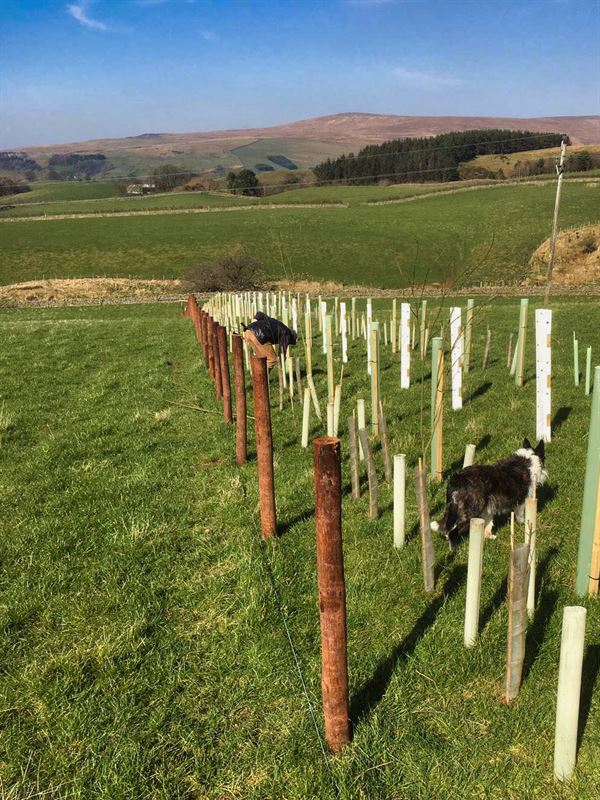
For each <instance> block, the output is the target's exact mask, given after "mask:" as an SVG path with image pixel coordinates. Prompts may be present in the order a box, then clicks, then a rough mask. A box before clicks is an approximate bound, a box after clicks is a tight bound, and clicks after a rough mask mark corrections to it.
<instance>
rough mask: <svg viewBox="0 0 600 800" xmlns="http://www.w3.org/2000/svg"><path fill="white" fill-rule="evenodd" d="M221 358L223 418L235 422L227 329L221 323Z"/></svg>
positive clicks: (219, 330)
mask: <svg viewBox="0 0 600 800" xmlns="http://www.w3.org/2000/svg"><path fill="white" fill-rule="evenodd" d="M218 332H219V358H220V359H221V390H222V392H223V418H224V419H225V422H233V413H232V410H231V377H230V375H229V358H228V356H227V329H226V328H224V327H223V325H219V328H218Z"/></svg>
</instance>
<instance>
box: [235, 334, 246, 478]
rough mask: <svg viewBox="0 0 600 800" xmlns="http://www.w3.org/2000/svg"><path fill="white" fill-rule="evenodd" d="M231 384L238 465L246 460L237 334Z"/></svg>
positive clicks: (240, 352) (243, 390)
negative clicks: (233, 394) (233, 387)
mask: <svg viewBox="0 0 600 800" xmlns="http://www.w3.org/2000/svg"><path fill="white" fill-rule="evenodd" d="M233 382H234V385H235V460H236V461H237V463H238V464H245V463H246V461H247V460H248V433H247V420H246V413H247V412H246V376H245V375H244V348H243V342H242V337H241V336H239V335H238V334H237V333H236V334H234V336H233Z"/></svg>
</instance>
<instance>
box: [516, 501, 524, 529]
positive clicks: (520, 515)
mask: <svg viewBox="0 0 600 800" xmlns="http://www.w3.org/2000/svg"><path fill="white" fill-rule="evenodd" d="M515 519H516V520H517V522H518V523H519V524H522V523H523V522H525V503H521V505H519V506H517V508H516V511H515Z"/></svg>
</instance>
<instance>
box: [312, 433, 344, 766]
mask: <svg viewBox="0 0 600 800" xmlns="http://www.w3.org/2000/svg"><path fill="white" fill-rule="evenodd" d="M313 448H314V475H315V519H316V528H317V581H318V587H319V611H320V614H319V616H320V622H321V665H322V666H321V690H322V696H323V715H324V718H325V738H326V740H327V744H328V745H329V748H330V750H331V751H332V752H334V753H337V752H339V751H340V750H341V749H342V748H343V747H344V745H345V744H347V743H348V742H349V741H350V735H351V732H350V706H349V700H348V661H347V646H346V588H345V584H344V556H343V551H342V474H341V464H340V441H339V439H336V438H333V437H326V436H324V437H322V438H320V439H315V441H314V442H313Z"/></svg>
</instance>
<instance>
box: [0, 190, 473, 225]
mask: <svg viewBox="0 0 600 800" xmlns="http://www.w3.org/2000/svg"><path fill="white" fill-rule="evenodd" d="M468 185H470V184H468V183H466V182H465V183H453V184H448V183H437V184H436V183H429V184H422V183H413V184H400V185H397V186H387V187H383V186H318V187H317V186H311V187H307V188H303V189H290V190H288V191H285V192H281V193H280V194H275V195H270V196H268V197H258V198H256V197H246V196H244V195H227V194H225V193H222V194H217V193H213V192H173V193H166V194H159V195H146V196H144V197H110V198H104V199H91V200H82V199H79V198H73V199H72V200H73V201H72V202H69V200H70V198H69V199H67V200H64V201H57V202H47V203H45V202H33V203H31V204H23V203H21V204H20V205H19V206H18V207H16V208H9V209H7V210H6V211H0V219H2V218H3V217H9V218H13V217H43V216H46V215H50V214H89V213H94V214H95V213H103V212H107V211H108V212H113V211H114V212H124V211H144V210H152V209H169V210H171V209H177V208H182V209H187V208H207V207H213V206H214V207H227V206H232V205H237V206H241V205H281V204H283V205H287V204H305V203H311V204H312V203H322V204H324V205H327V204H329V203H347V204H348V205H353V206H354V205H360V204H361V203H366V202H377V201H381V200H389V199H392V200H394V199H402V198H404V197H412V196H415V195H421V194H435V193H436V192H438V191H447V190H448V189H450V190H460V189H464V188H465V186H468ZM23 196H24V195H23Z"/></svg>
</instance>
